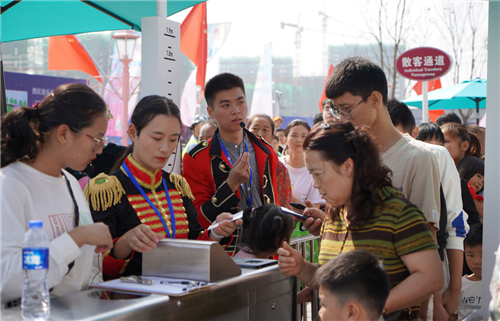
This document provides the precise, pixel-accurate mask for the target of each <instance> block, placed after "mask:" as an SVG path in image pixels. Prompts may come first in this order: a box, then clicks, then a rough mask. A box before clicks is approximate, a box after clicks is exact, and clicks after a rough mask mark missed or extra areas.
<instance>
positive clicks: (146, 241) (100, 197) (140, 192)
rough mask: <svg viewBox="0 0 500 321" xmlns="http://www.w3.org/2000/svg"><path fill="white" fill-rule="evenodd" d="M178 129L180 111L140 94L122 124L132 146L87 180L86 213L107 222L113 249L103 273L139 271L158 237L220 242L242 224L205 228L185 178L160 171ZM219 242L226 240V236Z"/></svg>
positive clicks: (225, 216) (160, 99)
mask: <svg viewBox="0 0 500 321" xmlns="http://www.w3.org/2000/svg"><path fill="white" fill-rule="evenodd" d="M180 132H181V120H180V111H179V108H178V107H177V106H176V105H175V104H174V103H172V102H171V101H169V100H168V99H166V98H165V97H160V96H148V97H145V98H143V99H142V100H141V101H140V102H139V104H138V105H137V107H136V108H135V110H134V113H133V115H132V119H131V124H130V126H129V129H128V134H129V137H130V140H131V141H132V145H131V146H129V148H128V149H127V151H126V152H125V154H124V155H123V157H122V159H120V160H119V161H118V162H117V163H116V165H115V168H114V169H113V170H112V171H111V172H112V174H111V175H106V174H104V173H102V174H99V175H98V176H97V177H95V178H94V179H93V180H92V181H90V182H89V184H88V185H87V188H86V189H85V195H86V196H87V199H88V201H89V203H90V208H91V212H92V217H93V218H94V220H95V221H97V222H103V223H105V224H107V225H108V226H109V230H110V232H111V235H112V237H113V242H114V248H113V249H112V250H111V251H109V252H108V253H106V254H105V257H104V263H103V264H104V269H103V272H104V274H105V276H106V277H107V278H117V277H120V276H127V275H141V274H142V253H143V252H145V251H149V250H151V249H152V248H154V247H156V244H157V243H158V242H159V240H160V239H163V238H177V239H198V240H207V241H211V240H213V241H217V242H220V241H221V240H222V239H223V238H224V237H227V236H231V235H232V232H233V231H234V229H235V228H236V224H241V223H242V222H241V220H240V221H237V222H228V221H225V222H222V223H221V224H220V225H219V227H217V228H215V229H214V230H212V231H210V232H207V231H204V230H203V229H202V228H201V226H200V225H199V223H198V217H197V211H196V209H195V207H194V205H193V202H192V201H193V199H194V198H193V194H192V193H191V189H190V188H189V185H188V184H187V182H186V181H185V180H184V178H182V176H180V175H177V174H173V173H167V172H165V171H163V170H162V168H163V167H164V166H165V164H166V163H167V160H168V159H169V157H170V156H171V155H172V153H173V152H174V151H175V149H176V147H177V144H178V140H179V137H180ZM166 191H168V193H166ZM230 218H232V216H231V214H229V213H222V214H220V215H219V216H218V217H217V221H218V222H220V221H223V220H227V219H230ZM224 241H225V242H223V243H229V242H230V238H228V239H226V240H224Z"/></svg>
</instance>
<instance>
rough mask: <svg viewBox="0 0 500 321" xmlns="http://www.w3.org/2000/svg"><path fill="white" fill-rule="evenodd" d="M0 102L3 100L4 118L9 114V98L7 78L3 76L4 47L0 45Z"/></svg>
mask: <svg viewBox="0 0 500 321" xmlns="http://www.w3.org/2000/svg"><path fill="white" fill-rule="evenodd" d="M0 86H1V92H0V100H1V110H0V115H1V116H2V117H3V116H4V115H6V114H7V96H6V95H5V78H4V75H3V56H2V46H1V45H0Z"/></svg>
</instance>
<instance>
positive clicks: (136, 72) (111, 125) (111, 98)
mask: <svg viewBox="0 0 500 321" xmlns="http://www.w3.org/2000/svg"><path fill="white" fill-rule="evenodd" d="M133 57H134V60H133V61H132V62H131V63H130V64H129V67H130V68H129V73H130V82H129V84H128V86H129V93H130V94H131V96H130V99H129V101H128V117H129V119H127V120H125V121H123V119H122V118H123V108H122V106H123V103H122V99H121V98H120V97H118V96H117V95H116V94H115V93H114V91H113V89H112V88H111V85H110V84H109V83H108V84H106V90H105V91H104V97H103V98H104V101H105V102H106V104H107V105H108V108H109V110H110V113H111V115H113V118H111V119H109V121H108V131H107V132H106V136H116V137H119V138H120V139H118V140H117V142H118V143H121V137H122V128H123V126H125V128H128V124H129V120H130V117H132V112H133V111H134V108H135V105H136V104H137V97H138V95H137V92H138V91H137V90H136V92H135V93H134V94H132V91H133V90H134V88H135V87H136V86H137V85H138V84H139V81H140V80H139V78H135V77H140V76H141V38H138V39H137V41H136V44H135V50H134V56H133ZM122 72H123V64H122V62H121V61H120V59H119V56H118V51H117V48H116V43H115V46H114V50H113V56H112V59H111V72H110V75H109V77H110V79H112V81H113V85H114V86H115V88H116V89H117V90H118V92H119V93H120V95H121V93H122V86H121V82H122ZM134 78H135V79H134Z"/></svg>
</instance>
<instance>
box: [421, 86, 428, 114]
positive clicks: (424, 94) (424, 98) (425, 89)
mask: <svg viewBox="0 0 500 321" xmlns="http://www.w3.org/2000/svg"><path fill="white" fill-rule="evenodd" d="M428 93H429V88H428V87H427V80H426V81H422V122H424V123H427V122H429V100H428V98H427V94H428Z"/></svg>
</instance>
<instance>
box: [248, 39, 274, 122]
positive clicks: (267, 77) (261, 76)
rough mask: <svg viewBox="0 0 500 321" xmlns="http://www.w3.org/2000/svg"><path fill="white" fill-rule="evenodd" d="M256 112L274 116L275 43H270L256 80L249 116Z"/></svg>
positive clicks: (261, 59)
mask: <svg viewBox="0 0 500 321" xmlns="http://www.w3.org/2000/svg"><path fill="white" fill-rule="evenodd" d="M255 114H267V115H269V116H271V117H273V43H272V42H270V43H268V44H267V45H266V46H265V48H264V52H263V53H262V56H261V57H260V62H259V71H258V72H257V80H256V81H255V89H254V92H253V97H252V107H251V108H250V114H249V115H248V116H249V117H252V116H253V115H255Z"/></svg>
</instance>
